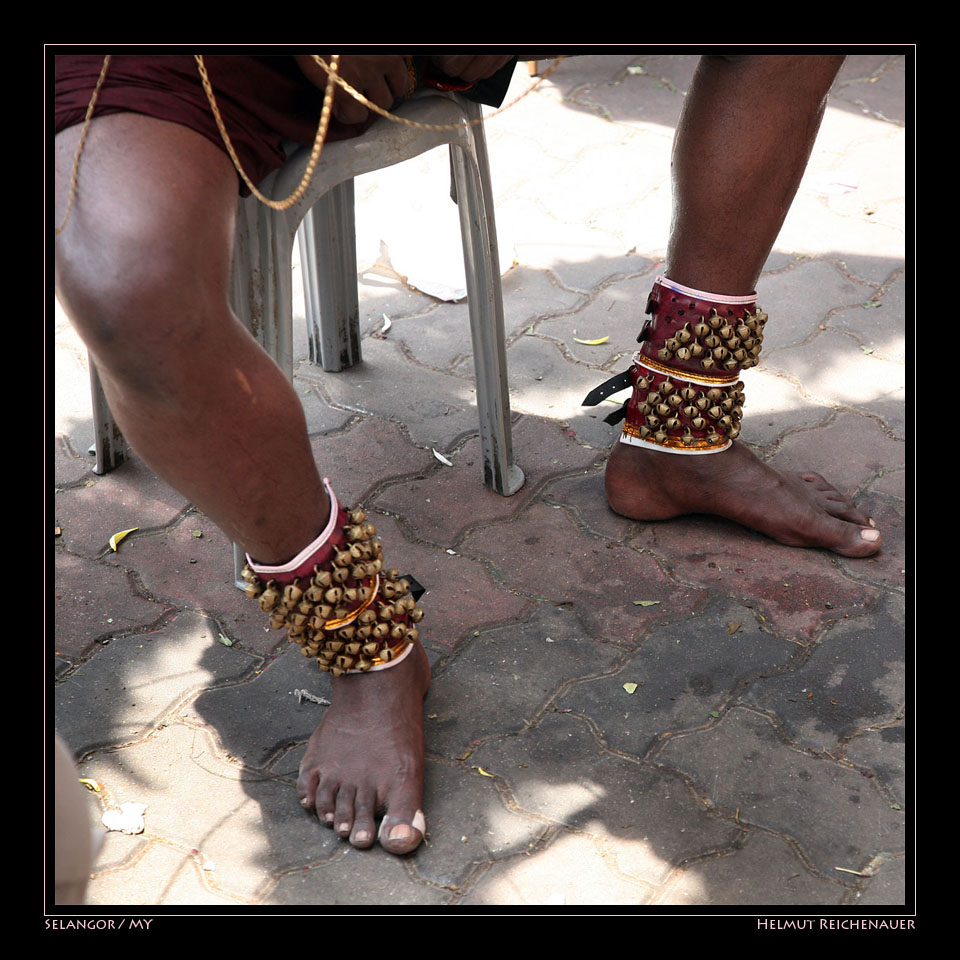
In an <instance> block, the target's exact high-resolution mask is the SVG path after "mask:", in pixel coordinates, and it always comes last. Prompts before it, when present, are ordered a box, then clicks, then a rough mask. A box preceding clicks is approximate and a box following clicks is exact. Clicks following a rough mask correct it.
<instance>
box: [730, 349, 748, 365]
mask: <svg viewBox="0 0 960 960" xmlns="http://www.w3.org/2000/svg"><path fill="white" fill-rule="evenodd" d="M733 359H734V360H736V361H737V363H742V362H743V361H744V360H746V359H747V351H746V350H744V349H743V347H740V348H739V349H738V350H734V351H733Z"/></svg>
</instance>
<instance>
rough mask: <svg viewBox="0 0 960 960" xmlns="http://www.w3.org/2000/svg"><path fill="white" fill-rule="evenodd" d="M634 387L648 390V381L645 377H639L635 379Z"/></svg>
mask: <svg viewBox="0 0 960 960" xmlns="http://www.w3.org/2000/svg"><path fill="white" fill-rule="evenodd" d="M636 387H637V389H638V390H649V389H650V381H649V380H648V379H647V378H646V377H639V378H638V379H637V383H636Z"/></svg>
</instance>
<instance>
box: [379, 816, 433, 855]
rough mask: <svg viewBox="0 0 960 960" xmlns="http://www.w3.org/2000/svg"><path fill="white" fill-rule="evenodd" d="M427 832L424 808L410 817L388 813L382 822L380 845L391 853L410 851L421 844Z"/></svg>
mask: <svg viewBox="0 0 960 960" xmlns="http://www.w3.org/2000/svg"><path fill="white" fill-rule="evenodd" d="M426 832H427V825H426V821H425V820H424V816H423V811H422V810H418V811H417V812H416V813H415V814H413V816H408V817H402V816H391V815H388V816H386V817H384V818H383V821H382V822H381V824H380V835H379V840H380V846H381V847H383V848H384V849H385V850H388V851H389V852H390V853H398V854H401V853H410V851H411V850H416V848H417V847H419V846H420V843H421V841H422V840H423V837H424V834H425V833H426Z"/></svg>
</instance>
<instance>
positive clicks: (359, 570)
mask: <svg viewBox="0 0 960 960" xmlns="http://www.w3.org/2000/svg"><path fill="white" fill-rule="evenodd" d="M366 575H367V571H366V569H365V568H364V567H362V566H361V565H360V564H359V563H355V564H354V565H353V566H352V567H351V568H350V576H351V577H352V578H353V579H354V580H362V579H363V578H364V577H365V576H366Z"/></svg>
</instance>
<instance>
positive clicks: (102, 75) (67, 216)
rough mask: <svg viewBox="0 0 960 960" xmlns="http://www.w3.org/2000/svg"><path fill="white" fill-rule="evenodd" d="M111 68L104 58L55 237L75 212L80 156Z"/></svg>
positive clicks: (75, 156)
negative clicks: (101, 90) (72, 212)
mask: <svg viewBox="0 0 960 960" xmlns="http://www.w3.org/2000/svg"><path fill="white" fill-rule="evenodd" d="M109 66H110V57H109V56H106V57H104V58H103V66H102V67H101V68H100V77H99V79H98V80H97V85H96V86H95V87H94V88H93V96H92V97H91V98H90V106H88V107H87V115H86V116H85V117H84V118H83V130H81V131H80V142H79V143H78V144H77V152H76V153H75V154H74V155H73V169H72V170H71V171H70V195H69V196H68V197H67V212H66V213H65V214H64V215H63V223H61V224H60V226H59V228H58V229H57V230H56V232H55V236H60V234H61V233H63V231H64V230H65V229H66V226H67V221H68V220H69V219H70V213H71V211H72V210H73V200H74V197H75V196H76V194H77V175H78V174H79V172H80V154H81V153H82V152H83V142H84V140H86V139H87V131H88V130H89V129H90V121H91V119H92V118H93V108H94V107H95V106H96V105H97V97H99V96H100V88H101V87H102V86H103V81H104V80H106V78H107V69H108V67H109Z"/></svg>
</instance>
